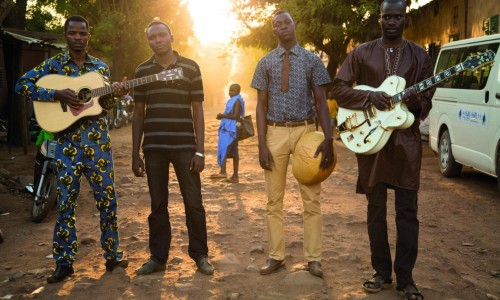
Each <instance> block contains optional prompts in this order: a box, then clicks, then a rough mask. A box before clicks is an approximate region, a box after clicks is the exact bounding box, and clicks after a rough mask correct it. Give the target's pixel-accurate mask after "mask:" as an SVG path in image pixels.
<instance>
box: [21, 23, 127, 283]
mask: <svg viewBox="0 0 500 300" xmlns="http://www.w3.org/2000/svg"><path fill="white" fill-rule="evenodd" d="M64 37H65V39H66V42H67V44H68V48H69V50H68V51H67V52H63V53H59V54H57V55H55V56H54V57H52V58H49V59H47V60H45V61H44V62H42V63H41V64H40V65H38V66H36V67H35V68H34V69H32V70H30V71H29V72H27V73H26V74H24V75H23V76H22V77H21V78H20V79H19V80H18V82H17V84H16V88H15V89H16V92H17V93H19V94H21V95H23V96H25V97H28V98H30V99H32V100H34V101H41V102H40V103H43V102H49V103H50V102H54V101H59V102H60V104H61V105H57V106H55V107H57V108H60V109H63V110H64V109H66V110H67V111H68V113H69V110H72V111H79V109H81V107H83V105H84V104H82V103H81V101H80V100H79V99H78V97H77V94H76V92H75V91H74V90H72V89H69V88H66V89H58V90H56V89H47V88H42V87H40V86H37V84H36V82H37V81H38V80H39V79H40V78H41V77H43V76H45V75H47V74H61V75H64V76H71V77H76V76H80V75H83V74H85V73H88V72H98V73H99V74H101V75H102V76H105V77H109V73H110V72H109V68H108V66H107V65H106V64H105V63H104V62H102V61H101V60H99V59H97V58H95V57H93V56H91V55H89V54H88V53H87V51H86V49H87V45H88V42H89V39H90V32H89V24H88V22H87V20H86V19H84V18H83V17H81V16H71V17H69V18H68V19H67V20H66V22H65V24H64ZM112 88H113V89H114V92H115V96H120V95H122V94H125V92H126V91H125V88H124V86H123V85H122V84H121V83H117V82H115V83H113V84H112ZM103 100H106V101H108V102H109V101H110V98H107V99H103ZM68 106H69V107H68ZM109 107H112V106H109ZM104 116H105V113H101V114H99V115H95V116H88V117H84V118H81V119H79V120H77V121H76V122H75V123H74V124H73V125H71V126H69V127H68V128H66V129H64V130H62V131H60V132H58V133H56V139H57V147H56V152H55V164H56V166H57V167H56V172H57V195H58V200H57V212H58V213H57V221H56V226H55V229H54V241H53V244H52V254H53V257H54V259H55V260H56V265H57V266H56V270H55V271H54V273H53V274H52V276H50V277H48V278H47V281H48V282H49V283H53V282H59V281H62V280H64V279H65V278H66V277H67V276H69V275H71V274H73V273H74V270H73V262H74V260H75V255H76V253H77V236H76V218H75V208H76V204H77V203H76V200H77V198H78V194H79V193H80V183H81V179H82V175H85V177H86V178H87V180H88V182H89V184H90V186H91V187H92V189H93V191H94V198H95V200H96V206H97V208H98V209H99V212H100V229H101V247H102V249H103V250H104V258H105V259H106V263H105V266H106V269H107V270H108V271H113V269H115V268H116V267H118V266H120V267H123V268H126V267H127V266H128V261H127V260H125V259H123V253H122V251H120V250H119V245H120V242H119V238H118V222H117V213H116V211H117V201H116V194H115V184H114V171H113V157H112V155H111V142H110V139H109V134H108V125H107V123H106V121H105V119H104ZM37 117H38V116H37Z"/></svg>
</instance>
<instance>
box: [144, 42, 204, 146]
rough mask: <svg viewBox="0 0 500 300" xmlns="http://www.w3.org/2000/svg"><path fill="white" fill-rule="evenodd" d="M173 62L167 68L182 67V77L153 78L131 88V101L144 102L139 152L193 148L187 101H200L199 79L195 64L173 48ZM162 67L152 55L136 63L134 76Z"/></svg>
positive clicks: (200, 85) (199, 74)
mask: <svg viewBox="0 0 500 300" xmlns="http://www.w3.org/2000/svg"><path fill="white" fill-rule="evenodd" d="M174 54H175V56H176V57H177V59H176V62H175V63H173V64H172V65H170V66H169V67H168V68H167V69H175V68H178V67H180V68H182V71H183V78H182V79H176V80H173V81H167V82H163V81H156V82H153V83H149V84H145V85H141V86H138V87H136V88H135V89H134V101H135V102H137V103H145V105H146V116H145V118H144V140H143V143H142V150H143V151H145V152H146V151H195V150H196V140H195V134H194V128H193V116H192V110H191V102H202V101H203V98H204V97H203V82H202V79H201V72H200V68H199V66H198V64H197V63H196V62H194V61H193V60H191V59H188V58H186V57H183V56H181V55H179V54H178V53H177V52H175V51H174ZM163 70H165V69H164V68H163V66H161V65H160V64H158V63H156V62H155V59H154V55H153V56H152V57H151V58H150V59H149V60H147V61H146V62H144V63H142V64H140V65H139V66H138V67H137V69H136V73H135V78H140V77H144V76H149V75H153V74H157V73H160V72H161V71H163Z"/></svg>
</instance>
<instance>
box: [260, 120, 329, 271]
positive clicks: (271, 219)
mask: <svg viewBox="0 0 500 300" xmlns="http://www.w3.org/2000/svg"><path fill="white" fill-rule="evenodd" d="M315 129H316V126H315V125H314V124H312V125H307V126H306V125H304V126H298V127H277V126H271V125H268V126H267V135H266V144H267V147H268V148H269V151H271V154H272V156H273V159H274V165H273V166H272V170H271V171H267V170H265V171H264V173H265V174H264V175H265V180H266V194H267V207H266V218H267V234H268V238H269V258H273V259H277V260H283V259H284V258H285V231H284V218H283V197H284V195H285V186H286V174H287V168H288V163H289V160H290V154H292V155H293V154H294V152H295V146H296V145H297V142H298V141H299V139H300V137H301V136H302V135H303V134H305V133H307V132H310V131H314V130H315ZM299 189H300V195H301V197H302V204H303V207H304V257H305V259H306V260H307V261H308V262H309V261H321V252H322V226H323V224H322V216H321V207H320V191H321V184H317V185H313V186H306V185H303V184H300V183H299Z"/></svg>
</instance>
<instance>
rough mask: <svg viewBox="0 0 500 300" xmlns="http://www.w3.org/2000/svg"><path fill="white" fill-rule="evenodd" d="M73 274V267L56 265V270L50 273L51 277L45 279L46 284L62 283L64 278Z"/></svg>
mask: <svg viewBox="0 0 500 300" xmlns="http://www.w3.org/2000/svg"><path fill="white" fill-rule="evenodd" d="M73 273H75V271H74V270H73V267H70V266H64V265H58V266H57V267H56V270H55V271H54V273H52V275H50V276H49V277H48V278H47V282H48V283H55V282H60V281H63V280H64V279H65V278H66V277H68V276H69V275H71V274H73Z"/></svg>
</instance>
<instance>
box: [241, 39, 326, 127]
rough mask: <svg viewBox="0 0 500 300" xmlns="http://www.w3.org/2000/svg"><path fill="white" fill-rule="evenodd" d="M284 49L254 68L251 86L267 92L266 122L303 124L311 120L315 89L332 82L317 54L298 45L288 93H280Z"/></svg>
mask: <svg viewBox="0 0 500 300" xmlns="http://www.w3.org/2000/svg"><path fill="white" fill-rule="evenodd" d="M284 57H285V48H283V47H282V46H281V45H278V47H277V48H276V49H274V50H273V51H271V52H269V53H268V54H267V55H266V56H264V57H263V58H262V59H261V60H260V61H259V63H258V64H257V68H256V69H255V73H254V76H253V80H252V84H251V86H252V87H253V88H255V89H257V90H262V91H267V92H268V111H267V116H266V118H267V120H269V121H274V122H293V121H303V120H307V119H310V118H312V117H313V116H314V115H315V112H314V100H313V94H312V89H313V88H314V87H316V86H321V85H325V84H328V83H330V82H331V79H330V76H329V75H328V72H327V71H326V69H325V66H324V65H323V62H322V61H321V60H320V59H319V57H318V56H317V55H315V54H314V53H312V52H310V51H307V50H306V49H304V48H302V47H300V46H299V45H298V44H296V45H295V46H293V47H292V49H290V73H289V74H290V75H289V90H288V92H285V93H283V92H282V91H281V72H282V68H283V59H284Z"/></svg>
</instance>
